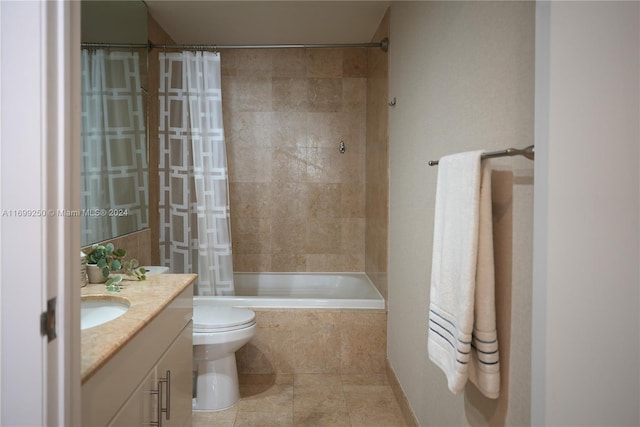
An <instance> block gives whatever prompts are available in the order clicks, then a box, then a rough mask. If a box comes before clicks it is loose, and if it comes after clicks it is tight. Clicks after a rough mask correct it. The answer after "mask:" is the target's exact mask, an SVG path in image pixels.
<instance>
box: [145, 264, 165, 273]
mask: <svg viewBox="0 0 640 427" xmlns="http://www.w3.org/2000/svg"><path fill="white" fill-rule="evenodd" d="M142 268H144V269H145V270H147V274H167V273H169V267H165V266H164V265H143V266H142Z"/></svg>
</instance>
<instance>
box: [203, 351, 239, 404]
mask: <svg viewBox="0 0 640 427" xmlns="http://www.w3.org/2000/svg"><path fill="white" fill-rule="evenodd" d="M196 368H197V376H196V397H195V398H194V399H193V409H194V410H196V411H220V410H223V409H227V408H229V407H230V406H233V405H234V404H236V403H237V402H238V400H240V387H239V385H238V369H237V367H236V356H235V353H231V354H230V355H228V356H226V357H223V358H220V359H218V360H197V361H196Z"/></svg>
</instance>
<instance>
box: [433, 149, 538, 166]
mask: <svg viewBox="0 0 640 427" xmlns="http://www.w3.org/2000/svg"><path fill="white" fill-rule="evenodd" d="M534 148H535V147H534V146H533V145H529V146H528V147H525V148H522V149H520V148H507V149H506V150H500V151H489V152H487V153H483V154H482V158H483V159H492V158H495V157H506V156H509V157H510V156H524V157H526V158H527V159H529V160H534V158H535V150H534ZM437 165H438V160H429V166H437Z"/></svg>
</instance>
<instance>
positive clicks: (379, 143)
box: [365, 9, 389, 299]
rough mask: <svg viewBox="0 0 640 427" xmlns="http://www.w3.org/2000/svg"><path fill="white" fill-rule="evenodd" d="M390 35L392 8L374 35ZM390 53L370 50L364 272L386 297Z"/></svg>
mask: <svg viewBox="0 0 640 427" xmlns="http://www.w3.org/2000/svg"><path fill="white" fill-rule="evenodd" d="M384 38H389V10H388V9H387V13H386V14H385V16H384V18H383V19H382V22H381V23H380V26H379V27H378V30H377V31H376V33H375V35H374V36H373V38H372V39H371V41H373V42H379V41H380V40H383V39H384ZM388 59H389V53H388V52H384V51H383V50H382V49H368V50H367V116H366V120H367V147H366V166H365V174H366V179H365V180H366V193H365V211H366V218H367V222H366V229H365V272H366V273H367V276H369V278H370V279H371V281H372V282H373V283H374V284H375V285H376V287H377V288H378V290H379V291H380V293H381V294H382V296H384V298H385V299H386V298H387V293H388V292H387V251H388V239H387V234H388V231H389V230H388V228H389V106H388V105H387V102H388V99H389V61H388Z"/></svg>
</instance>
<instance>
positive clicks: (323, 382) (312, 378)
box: [293, 374, 342, 387]
mask: <svg viewBox="0 0 640 427" xmlns="http://www.w3.org/2000/svg"><path fill="white" fill-rule="evenodd" d="M293 384H294V385H295V386H303V385H308V386H317V387H323V386H330V385H331V386H340V385H342V378H341V377H340V375H339V374H296V375H295V376H294V382H293Z"/></svg>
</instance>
